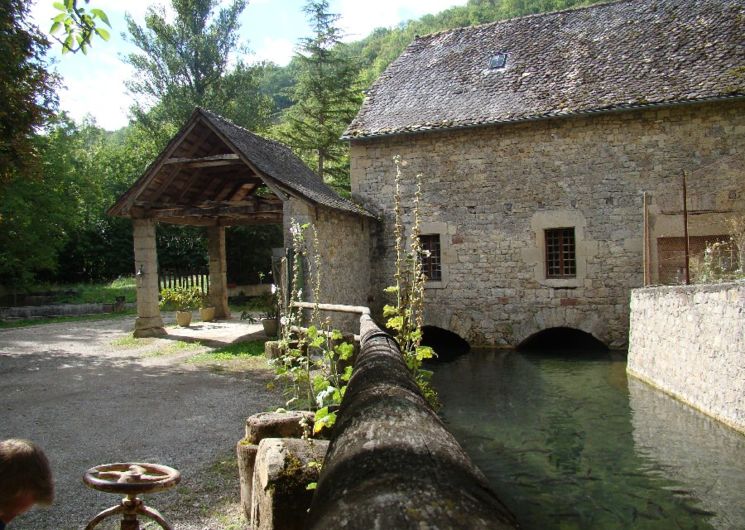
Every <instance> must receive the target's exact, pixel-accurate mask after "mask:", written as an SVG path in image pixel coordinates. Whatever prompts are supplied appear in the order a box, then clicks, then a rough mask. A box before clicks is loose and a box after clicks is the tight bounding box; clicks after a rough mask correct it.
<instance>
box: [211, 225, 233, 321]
mask: <svg viewBox="0 0 745 530" xmlns="http://www.w3.org/2000/svg"><path fill="white" fill-rule="evenodd" d="M207 244H208V248H209V255H210V302H211V303H212V305H214V306H215V317H216V318H230V308H229V307H228V276H227V271H228V266H227V261H226V258H225V227H224V226H210V227H208V228H207Z"/></svg>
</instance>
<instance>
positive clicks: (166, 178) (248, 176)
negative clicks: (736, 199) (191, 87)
mask: <svg viewBox="0 0 745 530" xmlns="http://www.w3.org/2000/svg"><path fill="white" fill-rule="evenodd" d="M108 214H109V215H116V216H121V217H129V218H131V219H132V223H133V225H134V247H135V249H134V250H135V263H134V270H135V271H136V273H137V314H138V318H137V321H136V323H135V336H140V337H142V336H150V335H160V334H164V333H165V330H164V328H163V320H162V319H161V315H160V310H159V307H158V294H159V293H158V259H157V249H156V244H155V225H156V223H171V224H182V225H192V226H204V227H205V228H206V230H207V235H208V249H209V295H210V298H211V302H212V305H214V306H215V308H216V311H215V313H216V316H217V317H218V318H227V317H229V316H230V309H229V307H228V296H227V284H226V282H227V280H226V272H227V269H226V262H225V250H226V249H225V227H228V226H234V225H240V224H261V223H276V224H283V225H284V227H285V234H286V235H285V240H286V245H287V246H289V242H288V239H289V238H288V236H287V232H288V229H289V223H290V220H291V219H293V218H295V219H297V220H298V222H300V223H305V222H313V223H314V224H315V225H316V227H317V229H318V233H319V238H321V240H322V241H324V242H325V243H324V245H322V247H321V252H320V253H321V259H322V262H323V264H324V266H325V268H326V269H327V270H328V271H331V272H330V273H329V274H326V275H325V276H324V277H323V281H322V285H321V289H322V293H323V295H322V296H323V300H322V301H323V302H327V303H350V304H357V305H366V303H367V290H368V285H367V278H369V276H370V272H369V261H370V260H369V257H368V249H369V238H368V234H369V232H370V226H369V223H370V221H371V216H370V214H369V213H367V212H366V211H365V210H364V209H362V208H360V207H359V206H357V205H355V204H353V203H352V202H350V201H348V200H346V199H344V198H342V197H340V196H338V195H337V194H336V193H335V192H334V191H333V190H332V189H331V188H329V187H328V186H326V185H325V184H324V183H323V181H322V180H321V179H320V177H318V176H317V175H316V174H315V173H313V171H311V170H310V169H309V168H308V166H306V165H305V164H304V163H303V162H302V161H301V160H300V159H299V158H298V157H297V156H295V155H294V154H293V153H292V151H290V149H289V148H288V147H286V146H284V145H282V144H281V143H279V142H276V141H274V140H269V139H266V138H262V137H261V136H258V135H256V134H253V133H252V132H250V131H248V130H246V129H244V128H242V127H239V126H237V125H235V124H234V123H232V122H230V121H228V120H226V119H224V118H222V117H220V116H218V115H216V114H214V113H212V112H210V111H207V110H205V109H201V108H197V109H196V110H195V111H194V112H193V113H192V115H191V117H190V118H189V120H188V121H187V122H186V123H185V124H184V126H183V127H182V128H181V130H180V131H179V132H178V133H177V134H176V135H175V136H174V137H173V139H172V140H171V142H170V143H169V144H168V145H167V146H166V148H165V149H164V150H163V152H162V153H161V154H160V155H159V156H158V158H157V159H156V160H155V161H153V163H152V164H151V165H150V167H149V168H148V169H147V170H146V171H145V173H144V174H143V175H142V176H141V177H140V178H139V179H138V180H137V181H136V182H135V183H134V184H133V185H132V187H131V188H130V189H129V190H127V192H126V193H124V194H123V195H122V196H121V197H120V198H119V199H118V200H117V202H116V203H115V204H114V205H113V206H112V207H111V208H110V209H109V211H108ZM326 242H327V243H326ZM340 242H343V244H340ZM334 271H342V272H341V273H339V274H336V273H335V272H334ZM360 278H364V281H360Z"/></svg>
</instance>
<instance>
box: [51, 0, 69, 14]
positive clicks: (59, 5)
mask: <svg viewBox="0 0 745 530" xmlns="http://www.w3.org/2000/svg"><path fill="white" fill-rule="evenodd" d="M52 6H53V7H54V8H55V9H57V10H58V11H64V12H65V13H67V8H66V7H65V4H63V3H62V2H55V3H53V4H52ZM57 16H59V15H57Z"/></svg>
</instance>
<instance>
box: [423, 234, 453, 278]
mask: <svg viewBox="0 0 745 530" xmlns="http://www.w3.org/2000/svg"><path fill="white" fill-rule="evenodd" d="M419 233H420V234H422V235H437V236H439V237H440V272H441V279H440V281H435V280H428V281H427V283H426V284H425V285H424V288H425V289H444V288H446V287H447V286H448V282H449V281H450V266H451V265H453V264H454V263H456V261H457V258H456V256H455V253H454V251H453V248H452V245H451V239H452V237H453V234H455V226H454V225H450V224H449V223H445V222H441V221H437V222H431V221H430V222H426V221H425V222H422V223H421V224H420V226H419Z"/></svg>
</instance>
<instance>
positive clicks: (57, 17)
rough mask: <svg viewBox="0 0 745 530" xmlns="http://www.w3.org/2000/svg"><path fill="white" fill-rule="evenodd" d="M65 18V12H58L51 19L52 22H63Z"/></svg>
mask: <svg viewBox="0 0 745 530" xmlns="http://www.w3.org/2000/svg"><path fill="white" fill-rule="evenodd" d="M66 18H67V13H60V14H59V15H57V16H56V17H54V18H53V19H52V21H53V22H63V21H64V20H65V19H66Z"/></svg>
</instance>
